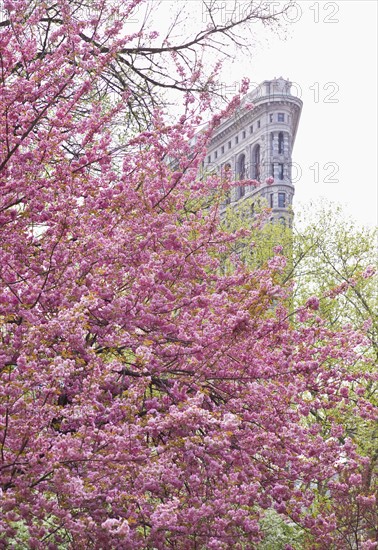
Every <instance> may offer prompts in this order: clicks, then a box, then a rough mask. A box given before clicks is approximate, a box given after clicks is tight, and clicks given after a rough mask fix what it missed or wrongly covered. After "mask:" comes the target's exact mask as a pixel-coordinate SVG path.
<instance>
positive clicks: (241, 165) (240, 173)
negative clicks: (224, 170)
mask: <svg viewBox="0 0 378 550" xmlns="http://www.w3.org/2000/svg"><path fill="white" fill-rule="evenodd" d="M237 166H238V167H237V178H238V179H240V180H244V179H245V155H244V153H242V154H241V155H240V156H239V158H238V165H237Z"/></svg>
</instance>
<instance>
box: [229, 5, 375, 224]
mask: <svg viewBox="0 0 378 550" xmlns="http://www.w3.org/2000/svg"><path fill="white" fill-rule="evenodd" d="M277 4H278V2H277ZM281 5H282V2H281ZM377 5H378V3H377V2H376V1H374V0H371V1H369V0H368V1H361V0H343V1H338V2H327V1H320V2H313V1H310V0H301V1H298V2H296V7H295V9H293V10H291V11H290V12H289V14H290V15H289V14H288V16H287V18H286V20H287V26H286V28H287V36H286V40H284V39H283V38H282V35H281V38H279V37H278V36H277V34H273V33H272V32H267V31H263V32H262V33H261V31H260V33H259V34H260V36H261V37H262V38H261V42H260V44H259V46H257V47H256V48H255V49H254V55H253V57H252V58H251V59H250V61H249V63H248V61H247V60H246V59H241V58H240V59H237V60H236V61H235V62H234V63H233V64H232V65H228V66H227V67H225V70H224V73H223V74H227V75H229V76H227V79H229V80H230V82H233V81H237V80H239V79H240V76H241V75H246V76H248V77H249V78H250V79H251V81H252V82H256V83H259V82H261V81H263V80H265V79H270V78H273V77H275V76H276V77H279V76H283V77H284V78H286V77H289V79H290V80H292V81H293V82H295V88H294V90H297V89H298V92H296V95H299V96H300V97H301V99H302V100H303V110H302V116H301V120H300V122H299V128H298V134H297V137H296V142H295V147H294V151H293V162H295V163H298V164H299V166H300V167H301V172H302V175H301V177H300V178H298V181H296V182H295V188H296V194H295V199H294V200H295V202H294V208H295V204H297V205H299V203H306V202H308V201H310V200H311V199H318V198H320V197H325V198H327V199H328V200H332V201H337V202H340V203H342V204H343V205H344V206H345V210H346V212H348V213H349V214H351V215H352V216H353V217H354V218H355V219H356V220H357V221H358V222H359V223H361V224H366V225H370V226H374V225H378V193H377V187H378V185H377ZM277 9H278V6H277ZM290 21H292V22H290ZM327 21H329V22H327ZM333 21H334V22H333ZM330 101H333V102H330ZM316 163H317V164H316ZM327 163H330V164H328V165H327ZM324 165H326V166H325V167H324ZM310 167H313V168H312V169H311V168H310ZM316 179H317V180H318V181H316ZM333 180H334V181H333Z"/></svg>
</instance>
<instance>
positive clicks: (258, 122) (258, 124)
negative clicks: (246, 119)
mask: <svg viewBox="0 0 378 550" xmlns="http://www.w3.org/2000/svg"><path fill="white" fill-rule="evenodd" d="M260 126H261V122H260V121H259V120H258V121H257V128H260Z"/></svg>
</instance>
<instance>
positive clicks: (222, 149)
mask: <svg viewBox="0 0 378 550" xmlns="http://www.w3.org/2000/svg"><path fill="white" fill-rule="evenodd" d="M223 153H224V145H222V147H221V154H222V155H223Z"/></svg>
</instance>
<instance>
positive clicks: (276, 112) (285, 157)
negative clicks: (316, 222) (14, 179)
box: [204, 77, 302, 225]
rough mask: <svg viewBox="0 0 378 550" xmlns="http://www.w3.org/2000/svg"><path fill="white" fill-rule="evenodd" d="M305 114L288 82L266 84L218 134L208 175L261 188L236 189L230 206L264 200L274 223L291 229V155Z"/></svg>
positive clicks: (208, 162) (207, 165)
mask: <svg viewBox="0 0 378 550" xmlns="http://www.w3.org/2000/svg"><path fill="white" fill-rule="evenodd" d="M250 104H252V105H253V108H252V109H251V108H250V107H249V106H248V105H250ZM301 110H302V101H301V100H300V99H299V98H297V97H295V96H294V95H292V93H291V82H290V81H289V80H285V79H283V78H282V77H280V78H278V79H276V78H275V79H273V80H265V81H264V82H263V83H262V84H260V85H259V86H258V87H257V88H256V89H254V90H252V91H251V92H250V93H249V94H248V95H247V96H246V98H245V99H244V101H243V103H242V105H241V107H240V108H239V109H238V110H237V112H235V113H234V115H233V116H232V117H230V118H229V119H228V120H226V121H225V122H223V123H222V124H221V125H220V126H219V127H218V128H217V130H216V131H215V133H214V136H213V138H212V140H211V143H210V146H209V147H208V150H207V157H206V159H205V162H204V169H205V172H213V171H216V172H218V173H225V172H231V174H230V175H231V177H232V179H237V180H256V181H258V182H259V184H256V183H255V184H251V185H245V186H238V187H235V188H233V189H232V190H231V192H230V196H229V198H228V200H227V202H228V203H230V204H231V205H233V206H237V205H238V204H240V202H241V201H244V200H245V199H246V198H252V203H253V202H254V200H253V199H254V197H256V199H257V198H258V197H263V198H264V199H265V200H266V203H267V205H268V207H270V208H271V209H272V216H271V219H272V221H276V220H278V221H280V222H281V223H285V224H288V225H291V222H292V211H291V204H292V201H293V196H294V185H293V182H292V173H293V163H292V151H293V146H294V141H295V136H296V133H297V128H298V123H299V118H300V115H301Z"/></svg>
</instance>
